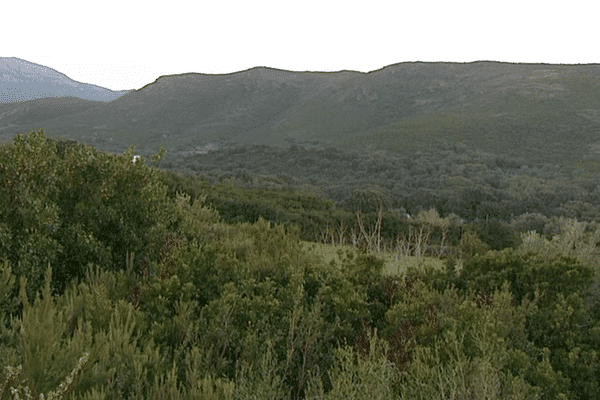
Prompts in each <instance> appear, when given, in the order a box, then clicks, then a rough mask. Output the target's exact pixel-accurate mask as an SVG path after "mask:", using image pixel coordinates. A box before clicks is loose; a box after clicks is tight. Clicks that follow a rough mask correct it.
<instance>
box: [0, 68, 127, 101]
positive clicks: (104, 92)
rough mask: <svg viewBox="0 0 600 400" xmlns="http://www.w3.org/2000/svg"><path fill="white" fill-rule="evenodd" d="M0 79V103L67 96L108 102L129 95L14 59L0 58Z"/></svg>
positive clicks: (124, 91) (125, 91) (122, 91)
mask: <svg viewBox="0 0 600 400" xmlns="http://www.w3.org/2000/svg"><path fill="white" fill-rule="evenodd" d="M0 78H1V79H0V103H14V102H21V101H27V100H32V99H41V98H45V97H58V98H60V97H67V96H73V97H78V98H80V99H84V100H97V101H111V100H114V99H116V98H118V97H121V96H123V95H124V94H125V93H128V92H130V90H120V91H112V90H110V89H106V88H102V87H100V86H96V85H91V84H89V83H81V82H77V81H74V80H72V79H71V78H69V77H68V76H66V75H65V74H62V73H60V72H58V71H56V70H54V69H52V68H48V67H45V66H43V65H39V64H35V63H32V62H29V61H25V60H22V59H20V58H16V57H0Z"/></svg>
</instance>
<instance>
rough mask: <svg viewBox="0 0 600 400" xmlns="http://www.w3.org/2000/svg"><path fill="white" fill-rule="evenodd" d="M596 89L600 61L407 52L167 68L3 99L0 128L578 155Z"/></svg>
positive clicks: (182, 142)
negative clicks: (71, 94)
mask: <svg viewBox="0 0 600 400" xmlns="http://www.w3.org/2000/svg"><path fill="white" fill-rule="evenodd" d="M599 89H600V66H598V64H576V65H575V64H573V65H569V64H541V63H540V64H527V63H523V64H520V63H503V62H495V61H476V62H471V63H435V62H409V63H397V64H392V65H389V66H385V67H383V68H381V69H378V70H375V71H370V72H367V73H364V72H358V71H347V70H344V71H339V72H293V71H286V70H281V69H276V68H270V67H254V68H249V69H247V70H244V71H239V72H234V73H229V74H218V75H216V74H199V73H184V74H175V75H163V76H160V77H158V78H157V79H156V80H155V81H154V82H152V83H149V84H147V85H145V86H144V87H142V88H140V89H137V90H132V91H129V92H127V93H126V94H124V95H122V96H120V97H118V98H115V99H113V100H112V101H110V102H89V101H88V102H86V101H83V100H81V101H80V100H77V99H76V98H71V99H70V100H63V103H62V106H61V107H62V108H61V110H62V111H60V112H59V111H56V112H54V114H53V111H52V107H51V106H52V104H53V102H55V103H58V100H53V99H47V100H46V101H45V103H43V102H42V101H41V100H30V101H27V102H21V103H8V104H0V135H2V136H4V137H6V136H9V137H12V136H14V134H17V133H23V132H26V131H28V130H31V129H40V128H43V129H45V130H46V132H47V133H48V134H49V136H52V135H66V136H69V137H71V138H73V139H75V140H78V141H83V142H86V143H88V144H91V145H93V146H95V147H97V148H99V149H104V150H106V151H115V152H123V151H124V150H125V149H126V148H127V147H128V146H129V145H130V144H134V145H136V148H137V149H139V152H140V154H153V153H154V152H155V151H156V149H157V148H158V147H159V146H160V145H165V147H167V151H168V153H170V156H171V157H178V156H181V155H182V154H184V153H187V154H189V152H192V153H193V152H194V151H197V152H201V151H202V149H204V148H207V147H209V148H213V149H217V148H220V147H227V146H233V145H248V144H266V145H274V146H286V145H289V144H290V143H300V144H302V143H304V144H307V145H311V146H317V147H321V148H324V147H328V146H335V147H339V148H341V149H344V150H363V151H368V152H373V153H377V154H382V152H383V153H390V154H391V153H407V152H410V153H412V152H414V151H421V150H427V149H428V148H430V147H432V146H433V147H435V146H438V145H444V144H447V143H456V142H462V143H465V144H467V145H468V146H470V147H473V148H477V149H480V150H483V151H487V152H492V153H499V154H508V155H514V156H525V157H533V158H538V159H539V158H541V157H544V155H545V154H548V153H553V154H554V153H556V154H559V161H561V162H565V163H574V162H577V160H578V159H579V158H581V157H590V156H592V153H594V152H595V150H594V151H591V149H592V148H597V147H598V144H599V143H600V138H598V131H599V128H600V119H599V118H597V117H596V116H597V115H600V90H599ZM25 103H26V104H25ZM69 107H71V109H70V110H71V111H72V112H69ZM571 153H577V154H579V156H578V157H579V158H577V157H574V156H573V154H571ZM594 154H595V153H594Z"/></svg>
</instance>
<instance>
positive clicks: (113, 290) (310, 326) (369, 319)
mask: <svg viewBox="0 0 600 400" xmlns="http://www.w3.org/2000/svg"><path fill="white" fill-rule="evenodd" d="M15 142H16V143H15V149H16V150H15V152H14V153H11V154H10V155H9V154H1V155H0V157H2V161H3V162H2V163H1V166H2V168H3V172H4V174H3V175H2V178H0V179H4V181H3V182H1V184H2V185H1V186H0V187H1V189H0V196H2V197H1V199H0V200H1V202H0V207H2V208H1V209H0V239H1V241H0V243H1V246H2V248H1V250H2V251H1V252H0V259H1V261H2V262H1V263H0V367H2V374H3V376H0V377H1V378H3V379H2V381H1V382H2V383H3V386H0V399H3V398H10V396H13V398H17V397H16V395H15V394H12V393H13V392H12V391H11V389H10V387H13V388H15V389H16V388H18V387H20V388H21V389H20V390H22V391H21V392H19V398H25V396H26V392H25V388H27V390H29V391H30V393H31V394H32V395H33V396H34V397H35V398H38V396H39V394H41V393H44V394H48V395H49V394H50V392H52V391H55V392H60V393H64V395H65V397H64V398H67V397H68V398H74V399H75V398H77V399H120V398H144V399H154V398H165V399H167V398H168V399H178V398H181V399H185V398H190V399H191V398H206V399H234V398H235V399H248V398H257V399H281V398H289V399H299V398H307V399H308V398H310V399H312V398H329V399H342V398H343V399H349V398H356V399H361V398H364V399H373V398H381V399H389V398H404V399H420V398H422V399H436V398H439V399H441V398H456V399H470V398H488V399H505V398H514V399H538V398H539V399H556V398H565V399H571V398H574V399H588V398H593V397H594V396H595V395H596V394H597V393H598V392H600V378H599V377H600V360H599V355H598V350H597V349H598V348H600V323H599V322H598V313H597V306H594V304H595V303H594V302H593V301H592V300H593V299H589V298H586V297H584V294H583V293H585V290H586V289H587V288H588V287H590V285H591V283H592V279H593V278H592V275H593V271H592V270H591V268H590V265H597V264H594V260H596V261H597V260H598V257H597V253H596V250H595V236H593V235H589V234H586V233H585V232H584V229H581V225H578V224H577V223H574V222H572V221H567V220H564V221H563V222H562V224H563V225H562V226H559V227H558V229H557V232H556V236H555V238H553V239H552V240H549V239H547V238H544V237H542V236H539V235H537V234H533V233H530V234H526V235H523V237H522V244H521V245H520V246H518V247H516V248H515V249H512V248H509V249H505V250H499V251H491V250H490V246H488V245H486V244H484V243H482V242H481V240H479V239H478V238H477V236H476V235H475V234H474V233H473V232H471V231H468V232H466V233H464V234H463V237H462V239H461V242H460V245H459V246H458V251H457V252H455V254H456V257H458V258H449V259H448V261H447V266H448V268H447V271H443V272H439V271H437V272H436V271H433V270H419V269H411V270H409V271H408V272H407V273H406V274H405V275H403V276H398V277H393V276H385V275H383V274H382V267H383V262H382V260H381V259H379V258H378V257H376V256H373V255H369V254H360V253H358V252H355V251H347V252H345V253H342V252H340V257H339V260H337V261H332V262H330V263H324V262H323V261H322V260H321V259H320V258H319V257H317V256H316V255H314V254H312V253H310V252H307V251H304V250H302V247H301V246H300V245H299V238H300V234H299V229H298V228H295V227H293V226H289V227H283V226H276V227H271V225H270V224H269V223H268V222H266V221H264V220H263V219H262V218H259V220H258V222H256V223H241V224H237V225H227V224H224V223H222V222H221V221H220V218H219V214H218V212H217V211H216V210H214V209H212V208H209V207H206V206H204V205H203V199H202V198H196V199H194V201H193V202H192V201H191V199H190V197H189V196H187V195H185V194H177V195H176V197H175V198H174V199H170V198H169V197H168V196H167V194H166V190H165V186H164V184H163V183H161V179H163V178H162V177H161V178H160V179H159V175H158V172H156V171H155V170H154V169H152V168H150V167H148V166H147V165H146V164H145V163H143V162H139V161H138V162H137V163H136V164H132V163H131V162H130V160H131V157H130V156H131V155H132V154H133V153H132V154H129V153H127V154H126V155H125V156H124V157H123V158H119V157H116V156H107V155H104V154H102V153H94V154H91V152H93V151H92V150H91V149H89V148H86V147H77V146H76V147H71V148H68V149H67V150H66V151H64V149H63V151H62V154H61V152H60V151H57V147H56V143H53V142H52V141H49V140H44V138H43V135H42V136H39V135H37V136H36V135H30V136H20V137H19V138H18V139H16V140H15ZM53 146H54V147H53ZM44 157H45V158H44ZM5 160H6V161H5ZM59 177H60V179H59ZM127 185H130V186H127ZM125 187H127V188H128V189H124V188H125ZM130 187H131V188H130ZM41 188H43V190H42V189H41ZM140 202H144V205H142V204H141V203H140ZM138 207H141V208H138ZM146 232H147V233H146ZM57 249H58V250H57ZM453 257H455V256H453ZM457 264H461V265H462V269H460V272H457V271H456V268H455V267H456V266H457ZM17 282H18V284H17ZM40 292H41V296H40ZM82 357H83V358H82ZM78 360H79V361H80V363H78ZM8 366H11V367H16V366H20V367H21V370H20V374H18V373H17V372H18V371H17V370H14V369H9V368H7V367H8ZM70 374H72V375H70ZM69 377H70V378H69ZM63 382H64V385H63V386H62V387H60V384H61V383H63ZM61 396H62V395H61V394H57V398H61Z"/></svg>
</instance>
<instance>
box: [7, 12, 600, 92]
mask: <svg viewBox="0 0 600 400" xmlns="http://www.w3.org/2000/svg"><path fill="white" fill-rule="evenodd" d="M5 3H7V2H5ZM2 14H3V16H2V18H1V19H0V20H1V24H2V27H3V29H2V31H3V32H5V33H3V39H2V43H1V45H0V57H18V58H21V59H24V60H26V61H30V62H33V63H37V64H41V65H44V66H47V67H50V68H53V69H55V70H57V71H59V72H61V73H64V74H65V75H67V76H68V77H69V78H71V79H73V80H75V81H78V82H82V83H91V84H94V85H98V86H101V87H104V88H108V89H111V90H129V89H140V88H141V87H143V86H145V85H147V84H149V83H152V82H154V81H155V80H156V79H157V78H158V77H159V76H161V75H171V74H182V73H188V72H199V73H205V74H227V73H231V72H237V71H243V70H246V69H249V68H253V67H257V66H264V67H271V68H277V69H284V70H289V71H340V70H352V71H361V72H369V71H374V70H377V69H381V68H383V67H385V66H387V65H391V64H396V63H400V62H412V61H425V62H440V61H441V62H463V63H464V62H473V61H482V60H488V61H503V62H515V63H546V64H590V63H599V62H600V52H598V51H596V49H597V48H598V41H597V39H598V24H597V13H596V12H595V11H594V10H592V9H590V1H589V0H570V1H569V2H567V3H564V2H562V3H556V2H548V1H537V0H535V1H534V0H505V1H481V0H468V1H467V0H455V1H448V0H431V1H417V0H410V1H405V0H393V1H379V0H370V1H364V2H351V1H347V0H346V1H328V0H303V1H299V2H298V1H293V2H292V1H289V2H288V1H281V0H277V1H275V0H254V1H249V0H241V1H239V0H236V1H226V0H222V1H203V0H200V1H196V2H191V1H179V0H170V1H152V2H149V1H143V2H142V1H137V0H133V1H129V0H118V1H115V0H101V1H98V0H95V1H90V2H81V1H62V0H55V1H48V0H42V1H40V0H31V1H27V2H24V1H10V2H8V3H7V4H3V5H2ZM6 32H8V38H9V39H8V40H6V38H7V36H5V35H6Z"/></svg>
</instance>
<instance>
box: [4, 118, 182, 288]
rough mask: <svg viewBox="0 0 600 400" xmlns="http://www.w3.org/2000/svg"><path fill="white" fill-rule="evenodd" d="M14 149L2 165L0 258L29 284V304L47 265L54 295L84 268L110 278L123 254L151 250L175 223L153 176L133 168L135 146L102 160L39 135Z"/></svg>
mask: <svg viewBox="0 0 600 400" xmlns="http://www.w3.org/2000/svg"><path fill="white" fill-rule="evenodd" d="M13 142H14V148H13V149H11V150H10V151H7V152H4V153H2V155H1V157H2V158H1V162H0V170H2V173H0V243H1V244H0V254H1V256H2V257H3V258H4V259H7V260H10V261H11V263H12V268H13V272H14V273H16V274H17V276H26V277H27V278H28V282H29V286H28V296H29V299H30V300H32V299H33V297H34V294H35V292H36V291H37V290H38V289H39V288H41V285H42V279H43V278H42V276H43V271H42V270H41V268H43V266H45V265H47V264H48V262H49V263H50V265H51V266H52V268H53V270H54V271H55V279H54V280H53V282H52V284H53V288H52V289H53V293H54V294H60V293H62V292H63V291H64V289H65V287H66V286H67V285H68V283H69V282H70V280H71V279H74V278H78V279H82V278H83V276H84V274H85V269H86V267H87V265H88V263H93V264H96V265H100V266H102V267H103V268H104V267H106V268H109V269H112V270H115V271H116V270H118V269H119V268H122V265H123V260H124V259H125V255H126V253H127V252H128V251H133V252H138V254H139V253H141V252H142V251H143V250H147V249H149V248H151V247H152V246H155V247H156V246H157V245H158V244H157V243H158V242H160V240H161V239H162V235H164V232H165V229H166V228H167V226H168V225H169V224H170V223H171V222H172V220H173V219H174V215H175V213H174V211H173V205H172V204H170V203H169V202H168V201H167V199H166V198H165V194H166V190H167V189H166V187H165V186H164V185H163V184H162V183H161V182H159V180H158V179H157V178H158V176H159V175H158V173H157V172H156V171H155V170H154V169H151V168H149V167H148V165H146V164H145V163H144V162H143V161H142V160H138V162H136V163H135V164H134V163H132V162H131V159H132V156H133V154H134V151H135V148H134V147H133V146H132V147H130V148H129V149H128V150H127V151H126V152H125V154H124V155H115V154H107V153H104V152H99V151H97V150H95V149H94V148H92V147H90V146H86V145H74V144H70V145H68V146H67V145H65V144H64V143H63V142H59V141H56V140H54V139H46V138H45V136H44V132H43V130H42V131H32V132H30V133H29V134H20V135H17V136H15V138H14V139H13ZM57 145H58V148H57ZM154 254H155V252H154Z"/></svg>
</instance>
